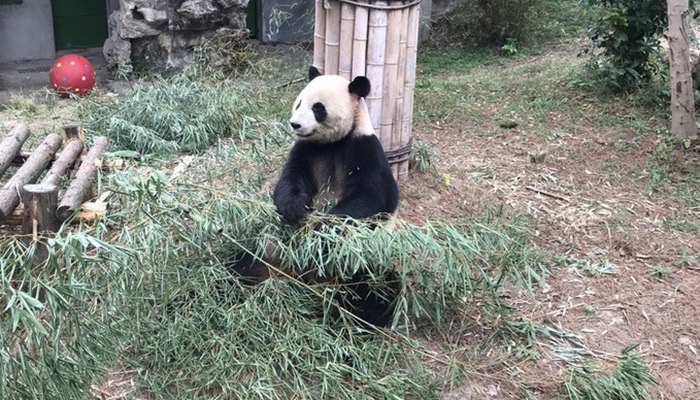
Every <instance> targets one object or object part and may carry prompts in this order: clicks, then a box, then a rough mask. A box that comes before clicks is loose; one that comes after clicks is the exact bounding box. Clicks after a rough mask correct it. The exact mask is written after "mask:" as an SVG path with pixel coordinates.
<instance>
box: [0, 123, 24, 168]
mask: <svg viewBox="0 0 700 400" xmlns="http://www.w3.org/2000/svg"><path fill="white" fill-rule="evenodd" d="M28 137H29V129H27V127H26V126H24V125H17V126H15V127H14V128H12V130H11V131H10V133H8V134H7V137H6V138H5V139H4V140H3V141H2V143H0V178H2V174H4V173H5V171H7V168H9V167H10V164H12V162H13V161H14V159H15V157H16V156H17V154H18V153H19V151H20V150H21V149H22V145H23V144H24V142H26V141H27V138H28Z"/></svg>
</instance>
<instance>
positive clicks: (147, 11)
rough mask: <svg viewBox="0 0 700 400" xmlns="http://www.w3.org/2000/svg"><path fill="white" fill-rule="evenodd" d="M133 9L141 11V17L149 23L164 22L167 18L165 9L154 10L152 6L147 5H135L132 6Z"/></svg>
mask: <svg viewBox="0 0 700 400" xmlns="http://www.w3.org/2000/svg"><path fill="white" fill-rule="evenodd" d="M134 11H135V12H139V13H141V15H143V19H144V20H146V22H149V23H151V24H154V23H155V24H158V23H162V22H166V21H167V20H168V13H166V12H165V10H156V9H154V8H148V7H141V8H138V7H137V8H134Z"/></svg>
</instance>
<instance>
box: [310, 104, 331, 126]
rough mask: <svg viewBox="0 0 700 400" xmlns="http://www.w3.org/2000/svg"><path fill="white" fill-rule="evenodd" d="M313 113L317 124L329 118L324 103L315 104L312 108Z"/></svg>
mask: <svg viewBox="0 0 700 400" xmlns="http://www.w3.org/2000/svg"><path fill="white" fill-rule="evenodd" d="M311 111H313V112H314V118H315V119H316V122H323V121H325V120H326V118H328V111H326V106H324V105H323V103H314V105H313V106H311Z"/></svg>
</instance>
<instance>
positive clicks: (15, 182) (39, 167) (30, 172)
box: [0, 134, 61, 223]
mask: <svg viewBox="0 0 700 400" xmlns="http://www.w3.org/2000/svg"><path fill="white" fill-rule="evenodd" d="M59 147H61V137H60V136H58V135H56V134H51V135H49V136H47V137H46V139H44V141H43V142H42V143H41V144H40V145H39V147H37V148H36V150H34V152H33V153H32V155H31V157H29V158H28V159H27V162H25V163H24V165H22V167H20V169H18V170H17V172H15V174H14V175H13V176H12V178H10V180H9V181H7V183H5V185H4V186H3V187H2V189H0V223H2V222H3V221H5V218H7V217H8V216H9V215H10V214H11V213H12V210H14V209H15V207H17V205H18V204H19V200H20V199H19V191H20V189H21V188H22V187H24V185H26V184H28V183H34V181H36V180H37V178H39V175H41V173H42V171H44V169H45V168H46V166H47V165H49V162H50V161H51V158H52V157H53V155H54V154H56V151H57V150H58V148H59Z"/></svg>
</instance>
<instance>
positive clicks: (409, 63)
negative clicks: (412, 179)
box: [399, 4, 420, 180]
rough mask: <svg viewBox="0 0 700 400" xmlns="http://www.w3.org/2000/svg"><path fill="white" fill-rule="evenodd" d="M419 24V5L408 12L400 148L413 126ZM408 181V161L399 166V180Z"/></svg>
mask: <svg viewBox="0 0 700 400" xmlns="http://www.w3.org/2000/svg"><path fill="white" fill-rule="evenodd" d="M419 23H420V4H418V5H415V6H413V7H411V8H409V11H408V41H407V43H406V76H405V79H404V96H403V112H402V114H403V124H402V126H401V141H400V143H401V146H405V145H408V143H409V142H410V140H411V124H413V93H414V89H415V86H416V56H417V50H418V28H419ZM406 179H408V161H406V162H403V163H401V165H399V180H406Z"/></svg>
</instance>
